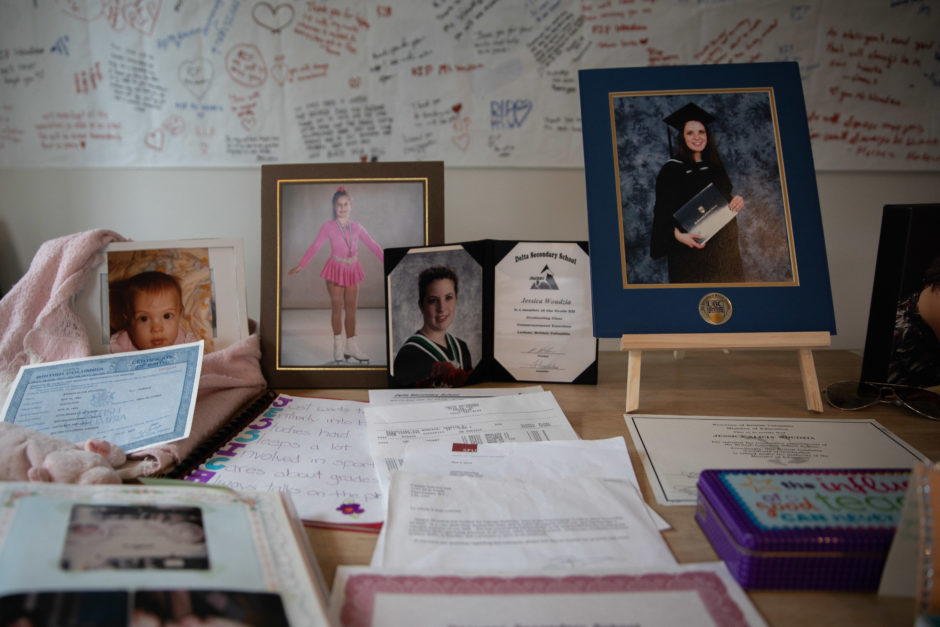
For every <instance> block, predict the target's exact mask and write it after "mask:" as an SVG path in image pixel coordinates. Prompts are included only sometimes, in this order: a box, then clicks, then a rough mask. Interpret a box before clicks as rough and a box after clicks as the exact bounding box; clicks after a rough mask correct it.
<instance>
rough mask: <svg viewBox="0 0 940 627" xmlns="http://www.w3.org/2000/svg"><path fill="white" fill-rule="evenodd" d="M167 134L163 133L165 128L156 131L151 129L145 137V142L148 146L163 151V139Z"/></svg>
mask: <svg viewBox="0 0 940 627" xmlns="http://www.w3.org/2000/svg"><path fill="white" fill-rule="evenodd" d="M165 138H166V136H165V135H164V134H163V129H162V128H158V129H157V130H155V131H150V132H149V133H147V136H146V137H145V138H144V144H146V146H147V147H148V148H153V149H154V150H156V151H157V152H163V140H164V139H165Z"/></svg>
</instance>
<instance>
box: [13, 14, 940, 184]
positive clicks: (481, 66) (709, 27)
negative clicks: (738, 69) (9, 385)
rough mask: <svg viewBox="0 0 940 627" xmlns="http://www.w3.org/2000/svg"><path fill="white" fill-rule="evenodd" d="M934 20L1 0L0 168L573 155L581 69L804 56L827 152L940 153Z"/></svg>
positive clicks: (851, 164) (909, 161)
mask: <svg viewBox="0 0 940 627" xmlns="http://www.w3.org/2000/svg"><path fill="white" fill-rule="evenodd" d="M937 33H940V6H937V5H936V3H934V2H926V1H916V0H892V1H891V2H879V3H875V2H865V3H864V6H863V7H861V6H860V5H859V4H858V3H856V2H852V1H851V0H836V1H832V2H816V3H808V2H766V1H757V0H738V1H733V0H728V1H725V2H717V1H715V0H711V1H706V0H697V1H695V0H618V1H616V2H608V1H601V0H553V1H548V0H526V1H525V2H496V1H495V0H490V1H484V0H432V1H431V2H419V1H410V2H398V3H391V2H387V1H386V2H373V1H369V0H359V1H356V0H350V1H349V2H327V1H326V0H319V1H317V0H303V1H301V0H280V1H276V0H271V1H266V0H261V1H256V0H213V1H212V2H196V1H195V0H84V1H80V0H45V1H43V2H7V3H3V4H2V5H0V42H2V43H0V80H2V85H3V91H2V92H0V167H20V166H99V167H100V166H105V167H107V166H123V167H126V166H175V167H180V166H245V165H255V164H259V163H274V162H285V163H292V162H294V163H296V162H313V163H317V162H349V161H360V160H366V161H371V160H381V161H396V160H397V161H403V160H442V161H445V162H446V163H447V165H448V166H467V167H480V166H487V167H491V166H518V167H578V168H579V167H582V165H583V159H582V148H581V118H580V111H579V103H578V94H577V91H578V85H577V72H578V70H579V69H589V68H604V67H635V66H654V65H666V64H668V65H686V64H688V65H697V64H718V63H749V62H757V61H760V62H768V61H798V62H799V64H800V67H801V72H802V78H803V83H804V88H805V92H806V101H807V109H808V116H809V121H810V130H811V132H812V137H813V148H814V158H815V163H816V166H817V167H818V168H819V169H829V170H832V169H836V170H850V169H851V170H858V169H882V170H884V169H891V170H911V169H917V170H925V169H929V170H936V169H938V168H940V138H938V135H940V133H938V128H940V113H938V112H940V106H938V105H940V37H938V36H937ZM664 132H665V130H664Z"/></svg>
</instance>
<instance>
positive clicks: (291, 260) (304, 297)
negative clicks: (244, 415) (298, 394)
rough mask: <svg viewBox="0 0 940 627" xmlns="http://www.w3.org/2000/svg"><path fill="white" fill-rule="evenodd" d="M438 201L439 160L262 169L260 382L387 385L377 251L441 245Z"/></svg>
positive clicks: (282, 385)
mask: <svg viewBox="0 0 940 627" xmlns="http://www.w3.org/2000/svg"><path fill="white" fill-rule="evenodd" d="M443 206H444V165H443V162H440V161H427V162H388V163H381V162H363V163H334V164H294V165H265V166H262V168H261V238H262V246H261V253H262V256H261V273H262V279H261V331H260V336H261V351H262V358H261V365H262V370H263V372H264V374H265V378H266V379H267V381H268V385H270V386H271V387H275V388H310V387H317V388H324V387H336V388H365V387H374V388H378V387H385V386H386V385H387V379H386V377H387V372H388V362H387V359H386V354H385V345H386V328H385V292H384V289H383V284H384V270H383V259H384V249H386V248H393V247H401V246H424V245H429V244H439V243H441V242H443V238H444V219H443V218H444V212H443Z"/></svg>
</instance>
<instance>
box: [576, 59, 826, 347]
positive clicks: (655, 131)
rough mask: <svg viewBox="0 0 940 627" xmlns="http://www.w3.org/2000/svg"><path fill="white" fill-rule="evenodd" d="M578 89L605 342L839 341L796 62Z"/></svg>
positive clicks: (644, 71)
mask: <svg viewBox="0 0 940 627" xmlns="http://www.w3.org/2000/svg"><path fill="white" fill-rule="evenodd" d="M579 82H580V97H581V115H582V121H583V124H582V131H583V144H584V160H585V179H586V188H587V208H588V234H589V241H590V247H591V292H592V298H593V316H594V320H593V323H594V334H595V336H597V337H620V336H622V335H625V334H643V333H650V334H669V333H712V332H720V333H744V332H790V331H828V332H829V333H834V332H835V316H834V313H833V306H832V295H831V291H830V285H829V271H828V264H827V261H826V249H825V242H824V239H823V230H822V220H821V216H820V209H819V198H818V195H817V190H816V178H815V170H814V168H813V158H812V152H811V146H810V135H809V127H808V122H807V114H806V106H805V104H804V101H803V90H802V83H801V79H800V73H799V67H798V65H797V64H796V63H755V64H733V65H721V66H718V65H702V66H669V67H638V68H611V69H596V70H593V69H592V70H581V71H580V72H579Z"/></svg>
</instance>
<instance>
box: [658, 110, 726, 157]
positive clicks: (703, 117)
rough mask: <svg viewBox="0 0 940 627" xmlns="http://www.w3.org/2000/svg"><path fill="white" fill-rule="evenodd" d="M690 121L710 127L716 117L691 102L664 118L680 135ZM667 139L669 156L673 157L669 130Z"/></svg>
mask: <svg viewBox="0 0 940 627" xmlns="http://www.w3.org/2000/svg"><path fill="white" fill-rule="evenodd" d="M689 120H695V121H696V122H701V123H702V124H704V125H705V126H708V125H709V124H711V123H712V122H713V121H714V120H715V116H713V115H712V114H711V113H709V112H708V111H706V110H705V109H703V108H702V107H700V106H698V105H697V104H695V103H694V102H690V103H688V104H687V105H685V106H683V107H680V108H679V109H676V110H675V111H673V112H672V113H670V114H669V115H667V116H666V117H664V118H663V122H665V123H666V124H668V125H669V126H671V127H672V128H674V129H676V130H677V131H679V133H680V134H681V133H682V131H683V129H684V128H685V123H686V122H688V121H689ZM666 138H667V139H668V140H669V155H670V156H671V155H672V154H673V153H672V134H671V133H669V129H666Z"/></svg>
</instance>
